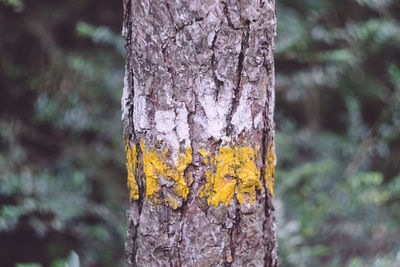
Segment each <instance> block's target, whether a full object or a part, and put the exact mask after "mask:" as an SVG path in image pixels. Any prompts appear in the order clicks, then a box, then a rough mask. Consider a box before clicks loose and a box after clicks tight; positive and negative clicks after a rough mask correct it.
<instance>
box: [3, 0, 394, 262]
mask: <svg viewBox="0 0 400 267" xmlns="http://www.w3.org/2000/svg"><path fill="white" fill-rule="evenodd" d="M277 2H278V6H277V7H278V8H277V16H278V36H277V42H276V53H275V57H276V94H277V95H276V96H277V99H276V117H275V120H276V147H277V156H278V165H277V173H276V176H277V177H276V185H275V188H276V193H275V202H276V209H277V218H278V223H279V246H280V251H279V254H280V259H281V266H351V267H358V266H400V1H398V0H338V1H332V0H278V1H277ZM121 25H122V3H121V1H110V0H96V1H95V0H59V1H53V0H36V1H29V0H0V266H4V267H8V266H18V267H22V266H25V267H27V266H30V267H33V266H35V267H37V266H51V267H57V266H64V264H65V262H66V261H68V260H69V261H70V262H71V259H76V258H77V257H79V260H80V264H81V266H89V267H92V266H122V265H123V251H124V237H125V228H126V218H125V210H126V208H127V205H128V192H127V189H126V186H125V184H126V182H125V168H124V164H125V163H124V146H123V140H122V129H121V122H120V117H121V116H120V98H121V92H122V86H123V84H122V81H123V71H124V55H125V51H124V41H123V39H122V38H121V37H120V32H121ZM74 252H75V253H76V254H74ZM72 261H73V260H72ZM71 265H73V264H71Z"/></svg>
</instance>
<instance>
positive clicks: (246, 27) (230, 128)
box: [226, 20, 250, 136]
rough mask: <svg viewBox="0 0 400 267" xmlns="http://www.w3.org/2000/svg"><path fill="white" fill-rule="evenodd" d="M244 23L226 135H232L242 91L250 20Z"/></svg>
mask: <svg viewBox="0 0 400 267" xmlns="http://www.w3.org/2000/svg"><path fill="white" fill-rule="evenodd" d="M244 23H245V25H244V27H243V29H242V41H241V45H240V53H239V59H238V66H237V83H236V87H235V88H234V98H233V99H232V107H231V110H230V112H229V114H228V115H227V117H226V124H227V127H226V134H227V135H228V136H230V135H232V133H233V130H234V126H233V124H232V117H233V114H235V112H236V110H237V107H238V105H239V100H240V95H241V92H242V76H243V64H244V61H245V58H246V51H247V48H248V47H249V39H250V21H249V20H246V21H245V22H244Z"/></svg>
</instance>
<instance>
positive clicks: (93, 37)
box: [0, 0, 128, 266]
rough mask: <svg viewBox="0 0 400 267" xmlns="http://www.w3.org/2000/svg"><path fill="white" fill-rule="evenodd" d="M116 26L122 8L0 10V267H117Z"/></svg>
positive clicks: (119, 48) (6, 4)
mask: <svg viewBox="0 0 400 267" xmlns="http://www.w3.org/2000/svg"><path fill="white" fill-rule="evenodd" d="M97 25H99V26H97ZM101 25H107V26H101ZM121 25H122V3H119V4H118V3H117V4H116V3H111V2H110V1H105V0H104V1H89V0H84V1H82V0H79V1H78V0H76V1H56V2H54V1H44V0H41V1H33V2H32V1H2V2H1V3H0V33H1V36H2V37H1V38H0V88H1V90H0V129H1V130H0V266H14V265H15V264H16V263H19V264H20V266H34V265H32V264H34V263H37V264H39V265H40V266H64V265H65V264H64V262H65V259H66V258H67V257H68V255H69V253H70V251H71V250H75V251H76V252H77V254H78V255H79V256H80V257H81V261H82V266H118V265H121V266H122V263H123V258H124V257H123V253H124V245H123V244H124V235H125V231H126V218H125V210H126V208H127V205H128V194H127V190H126V187H125V170H124V148H123V140H122V131H121V122H120V117H121V114H120V98H121V90H122V86H123V71H124V42H123V39H122V38H121V37H120V34H119V31H120V28H121ZM75 255H76V254H75ZM71 257H72V258H74V259H72V258H71ZM76 257H77V255H76V256H70V259H69V260H68V262H72V261H74V262H75V263H74V264H72V263H70V266H77V265H76V259H77V258H76ZM24 263H26V264H31V265H23V264H24ZM71 264H72V265H71ZM35 266H36V265H35Z"/></svg>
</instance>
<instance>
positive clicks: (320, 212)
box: [275, 0, 400, 266]
mask: <svg viewBox="0 0 400 267" xmlns="http://www.w3.org/2000/svg"><path fill="white" fill-rule="evenodd" d="M277 4H278V10H277V16H278V36H277V44H276V54H275V57H276V70H277V79H276V90H277V103H276V125H277V133H276V146H277V154H278V155H277V157H278V166H277V175H276V176H277V182H276V196H277V201H276V202H277V212H278V221H279V227H280V231H279V241H280V259H281V265H282V266H399V265H400V216H399V215H400V213H399V210H400V209H399V208H400V202H399V195H400V191H399V189H400V188H399V184H400V116H399V114H400V83H399V81H400V71H399V70H400V21H399V18H400V3H399V1H391V0H385V1H383V0H358V1H355V0H342V1H327V0H303V1H294V0H282V1H277Z"/></svg>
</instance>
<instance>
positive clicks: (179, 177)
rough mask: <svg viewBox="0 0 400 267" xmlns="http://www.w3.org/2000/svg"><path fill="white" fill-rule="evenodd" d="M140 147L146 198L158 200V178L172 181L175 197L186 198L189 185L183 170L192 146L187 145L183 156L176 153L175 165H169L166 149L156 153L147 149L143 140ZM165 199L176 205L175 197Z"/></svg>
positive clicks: (171, 204) (190, 156) (188, 161)
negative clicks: (176, 160)
mask: <svg viewBox="0 0 400 267" xmlns="http://www.w3.org/2000/svg"><path fill="white" fill-rule="evenodd" d="M140 147H141V149H142V152H143V170H144V174H145V175H146V199H149V198H152V199H154V200H155V201H156V202H158V198H157V197H158V192H159V191H160V190H161V188H160V186H159V182H158V180H159V178H163V179H165V180H168V181H171V180H172V181H174V182H175V184H174V193H175V194H176V196H177V197H179V198H183V199H186V197H187V195H188V194H189V186H188V184H187V182H186V179H185V176H184V175H185V174H184V172H185V169H186V167H187V165H189V164H190V163H191V162H192V148H191V147H187V148H186V149H185V153H184V154H183V156H182V155H181V153H178V155H179V158H178V162H177V164H176V166H169V165H168V164H167V151H166V150H164V151H162V152H159V153H158V152H157V151H156V150H155V149H147V148H146V147H145V145H144V143H143V141H141V142H140ZM189 183H190V182H189ZM166 200H167V202H168V203H169V205H170V206H171V207H173V208H177V207H178V204H177V201H176V199H174V198H171V197H169V198H167V199H166Z"/></svg>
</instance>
